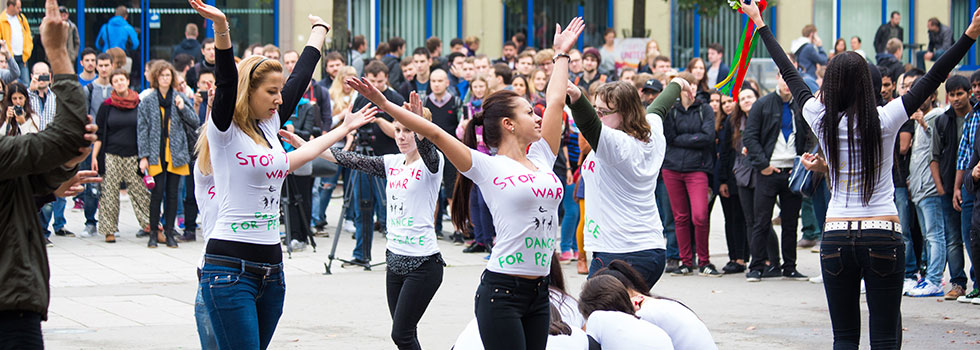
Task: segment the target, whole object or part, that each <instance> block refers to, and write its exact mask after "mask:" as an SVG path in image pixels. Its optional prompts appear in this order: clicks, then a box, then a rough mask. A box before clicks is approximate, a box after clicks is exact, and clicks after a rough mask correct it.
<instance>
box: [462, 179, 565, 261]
mask: <svg viewBox="0 0 980 350" xmlns="http://www.w3.org/2000/svg"><path fill="white" fill-rule="evenodd" d="M565 193H568V192H565ZM470 222H472V223H473V239H474V241H475V242H476V243H478V244H483V245H484V246H487V247H489V246H490V245H491V244H493V237H494V236H496V235H497V231H496V228H495V227H494V226H493V215H491V214H490V207H488V206H487V201H486V200H485V199H483V192H481V191H480V187H479V186H473V188H472V189H471V190H470ZM574 235H575V232H574V231H573V232H572V239H574Z"/></svg>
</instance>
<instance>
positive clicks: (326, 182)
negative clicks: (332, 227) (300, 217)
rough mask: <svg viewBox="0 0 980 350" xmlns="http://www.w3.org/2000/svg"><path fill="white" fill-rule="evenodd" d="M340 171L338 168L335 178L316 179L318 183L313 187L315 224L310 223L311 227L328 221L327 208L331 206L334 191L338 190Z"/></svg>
mask: <svg viewBox="0 0 980 350" xmlns="http://www.w3.org/2000/svg"><path fill="white" fill-rule="evenodd" d="M340 169H342V168H338V169H337V170H338V171H337V173H336V174H334V175H333V176H330V177H318V178H316V183H315V184H314V185H313V199H314V200H313V216H312V219H313V222H312V223H310V224H311V225H316V224H318V223H321V222H326V221H327V206H329V205H330V199H331V198H333V190H334V189H335V188H337V182H338V181H340V173H341V171H340ZM348 173H349V170H348ZM344 179H347V178H344Z"/></svg>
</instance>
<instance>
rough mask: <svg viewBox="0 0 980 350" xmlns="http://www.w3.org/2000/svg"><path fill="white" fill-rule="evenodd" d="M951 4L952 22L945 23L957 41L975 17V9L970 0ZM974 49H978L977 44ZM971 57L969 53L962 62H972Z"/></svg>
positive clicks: (960, 0) (956, 0) (958, 0)
mask: <svg viewBox="0 0 980 350" xmlns="http://www.w3.org/2000/svg"><path fill="white" fill-rule="evenodd" d="M950 5H951V7H952V9H951V11H950V13H951V14H952V17H951V18H950V23H943V24H946V25H949V28H950V30H952V31H953V40H954V41H955V40H957V39H959V36H960V35H962V33H963V32H965V31H966V27H967V26H968V25H969V24H970V19H971V18H972V17H973V9H971V8H970V1H969V0H953V1H952V2H951V4H950ZM927 40H928V39H927ZM974 49H978V48H977V46H976V45H974ZM978 50H980V49H978ZM969 57H970V56H969V55H967V56H965V57H963V60H961V61H960V64H962V65H967V64H970V62H968V61H969ZM974 64H975V63H974Z"/></svg>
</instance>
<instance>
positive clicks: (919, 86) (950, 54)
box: [902, 8, 980, 115]
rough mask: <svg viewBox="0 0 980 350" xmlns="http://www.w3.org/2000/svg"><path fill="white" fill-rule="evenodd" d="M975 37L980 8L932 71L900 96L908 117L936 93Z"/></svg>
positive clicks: (979, 24) (974, 40)
mask: <svg viewBox="0 0 980 350" xmlns="http://www.w3.org/2000/svg"><path fill="white" fill-rule="evenodd" d="M977 35H980V8H978V9H977V11H976V12H974V13H973V21H972V22H970V26H969V27H967V28H966V32H965V33H963V36H961V37H960V39H959V40H957V41H956V44H953V47H952V48H950V49H949V50H948V51H946V53H944V54H943V55H942V57H940V58H939V60H937V61H936V64H934V65H933V66H932V69H929V73H926V75H925V76H923V77H922V79H918V80H916V81H915V84H914V85H912V88H910V89H909V91H908V92H907V93H905V95H903V96H902V104H903V105H904V106H905V112H906V113H908V115H912V113H915V111H916V110H917V109H918V108H919V106H921V105H922V102H925V100H926V98H929V95H932V92H933V91H936V88H938V87H939V84H942V83H943V81H944V80H946V77H947V76H948V75H949V72H950V71H952V70H953V67H955V66H956V64H957V63H958V62H959V61H960V60H961V59H962V58H963V56H964V55H966V53H967V52H969V51H970V47H972V46H973V43H974V42H976V41H977Z"/></svg>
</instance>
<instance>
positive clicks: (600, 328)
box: [585, 311, 674, 350]
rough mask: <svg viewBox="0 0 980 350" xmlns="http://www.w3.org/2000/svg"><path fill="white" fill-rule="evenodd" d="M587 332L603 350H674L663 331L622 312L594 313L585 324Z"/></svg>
mask: <svg viewBox="0 0 980 350" xmlns="http://www.w3.org/2000/svg"><path fill="white" fill-rule="evenodd" d="M585 333H587V334H588V335H590V336H592V338H595V340H596V341H597V342H599V344H600V345H602V350H633V349H644V350H661V349H663V350H673V349H674V345H673V343H672V342H671V341H670V336H668V335H667V332H664V330H663V329H660V327H657V326H655V325H653V324H652V323H650V322H646V321H643V320H641V319H638V318H636V317H635V316H633V315H630V314H626V313H622V312H619V311H594V312H592V314H591V315H589V320H588V321H586V324H585Z"/></svg>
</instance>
